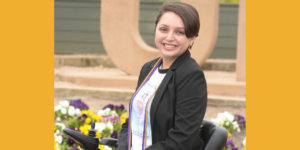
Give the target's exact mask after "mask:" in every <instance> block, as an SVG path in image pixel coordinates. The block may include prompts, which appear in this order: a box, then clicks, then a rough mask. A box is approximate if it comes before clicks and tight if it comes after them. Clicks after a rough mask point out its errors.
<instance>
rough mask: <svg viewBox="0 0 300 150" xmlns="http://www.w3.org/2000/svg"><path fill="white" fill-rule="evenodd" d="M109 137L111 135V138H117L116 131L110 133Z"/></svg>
mask: <svg viewBox="0 0 300 150" xmlns="http://www.w3.org/2000/svg"><path fill="white" fill-rule="evenodd" d="M110 137H112V138H118V133H117V132H116V131H114V132H113V133H112V134H111V135H110Z"/></svg>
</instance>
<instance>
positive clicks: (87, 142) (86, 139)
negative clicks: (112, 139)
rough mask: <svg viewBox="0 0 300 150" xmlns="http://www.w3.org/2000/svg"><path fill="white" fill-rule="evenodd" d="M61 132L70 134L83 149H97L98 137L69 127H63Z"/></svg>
mask: <svg viewBox="0 0 300 150" xmlns="http://www.w3.org/2000/svg"><path fill="white" fill-rule="evenodd" d="M63 132H64V133H65V134H66V135H68V136H70V138H71V139H73V140H74V141H76V142H77V143H79V144H80V145H81V146H82V148H83V149H85V150H98V145H99V140H98V138H95V137H91V136H87V135H84V134H82V133H80V132H77V131H74V130H71V129H67V128H66V129H63Z"/></svg>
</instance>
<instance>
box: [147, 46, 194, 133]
mask: <svg viewBox="0 0 300 150" xmlns="http://www.w3.org/2000/svg"><path fill="white" fill-rule="evenodd" d="M190 56H191V54H190V52H189V50H187V51H186V52H184V53H183V54H182V55H181V56H179V57H178V58H177V59H176V60H175V62H174V63H173V64H172V65H171V67H170V69H169V70H168V72H167V74H166V76H165V78H164V79H163V81H162V82H161V85H160V86H159V89H158V90H157V92H156V94H155V96H154V98H153V101H152V104H151V109H150V119H151V128H152V129H153V121H154V118H155V113H156V110H157V108H158V105H159V102H160V100H161V98H162V95H163V93H164V91H165V90H166V87H167V85H168V84H169V83H170V79H171V78H172V77H173V76H175V71H176V68H177V67H179V66H180V65H181V64H182V63H183V61H185V60H186V59H187V58H189V57H190ZM152 67H153V66H151V68H152ZM174 84H175V83H174Z"/></svg>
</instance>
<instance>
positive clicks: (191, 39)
mask: <svg viewBox="0 0 300 150" xmlns="http://www.w3.org/2000/svg"><path fill="white" fill-rule="evenodd" d="M195 39H196V37H195V36H193V37H191V38H190V43H189V48H192V46H193V45H194V41H195Z"/></svg>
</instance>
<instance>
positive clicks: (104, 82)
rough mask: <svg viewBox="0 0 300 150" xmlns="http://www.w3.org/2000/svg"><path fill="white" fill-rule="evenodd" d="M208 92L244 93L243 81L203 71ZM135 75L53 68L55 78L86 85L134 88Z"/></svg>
mask: <svg viewBox="0 0 300 150" xmlns="http://www.w3.org/2000/svg"><path fill="white" fill-rule="evenodd" d="M204 74H205V77H206V81H207V88H208V94H212V95H221V96H241V97H245V95H246V93H245V92H246V84H245V82H238V81H236V74H235V72H222V71H204ZM137 79H138V77H137V76H133V75H126V74H125V73H124V72H122V71H121V70H119V69H116V68H103V67H83V68H78V67H59V68H56V69H55V80H56V81H62V82H69V83H73V84H77V85H83V86H87V87H103V88H124V89H130V90H134V89H135V88H136V84H137Z"/></svg>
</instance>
